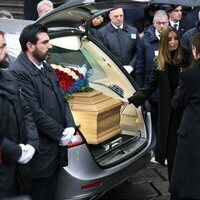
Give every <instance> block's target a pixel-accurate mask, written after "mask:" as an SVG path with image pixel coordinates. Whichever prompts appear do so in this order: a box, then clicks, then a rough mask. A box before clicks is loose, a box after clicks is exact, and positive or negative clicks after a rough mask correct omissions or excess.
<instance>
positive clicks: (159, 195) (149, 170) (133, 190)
mask: <svg viewBox="0 0 200 200" xmlns="http://www.w3.org/2000/svg"><path fill="white" fill-rule="evenodd" d="M168 186H169V182H168V174H167V168H166V166H162V165H160V164H158V163H156V162H155V161H154V159H152V160H151V162H150V163H149V164H148V166H147V167H146V168H144V169H142V170H140V171H139V172H137V173H136V174H135V175H132V176H130V178H129V179H128V180H127V181H125V182H124V183H122V184H120V185H119V186H117V187H115V188H114V189H112V190H110V191H109V192H107V193H106V194H105V195H104V196H102V197H101V198H100V200H169V199H170V194H169V192H168Z"/></svg>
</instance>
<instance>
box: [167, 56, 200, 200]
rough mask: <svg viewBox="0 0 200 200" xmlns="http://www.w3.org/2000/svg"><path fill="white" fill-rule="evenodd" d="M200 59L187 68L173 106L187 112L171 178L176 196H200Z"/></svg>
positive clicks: (188, 197) (181, 129)
mask: <svg viewBox="0 0 200 200" xmlns="http://www.w3.org/2000/svg"><path fill="white" fill-rule="evenodd" d="M199 77H200V60H198V61H197V62H196V63H195V64H194V65H193V66H192V68H189V69H188V70H186V71H184V72H183V75H182V76H181V81H180V87H179V88H178V90H177V91H176V94H175V96H174V98H173V106H174V107H175V108H176V109H178V110H179V111H180V112H183V116H182V121H181V125H180V128H179V129H178V144H177V151H176V156H175V160H174V166H173V171H172V176H171V182H170V192H171V194H172V195H173V196H175V197H176V198H184V199H200V192H199V186H200V170H199V169H200V151H199V144H200V79H199Z"/></svg>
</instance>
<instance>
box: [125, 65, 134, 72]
mask: <svg viewBox="0 0 200 200" xmlns="http://www.w3.org/2000/svg"><path fill="white" fill-rule="evenodd" d="M123 67H124V69H125V70H126V71H127V72H128V73H129V74H130V73H131V72H132V71H133V67H132V66H130V65H124V66H123Z"/></svg>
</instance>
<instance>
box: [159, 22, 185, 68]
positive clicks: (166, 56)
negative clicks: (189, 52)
mask: <svg viewBox="0 0 200 200" xmlns="http://www.w3.org/2000/svg"><path fill="white" fill-rule="evenodd" d="M170 32H175V33H176V35H177V38H178V41H179V43H178V47H177V49H176V50H175V51H174V55H173V56H172V54H171V52H170V51H169V47H168V42H169V39H168V37H169V33H170ZM182 59H183V53H182V48H181V44H180V36H179V34H178V32H177V30H176V29H175V28H173V27H171V26H169V27H167V28H165V29H164V30H163V32H162V34H161V37H160V42H159V50H158V57H157V59H156V65H157V69H158V70H161V71H164V70H166V69H167V65H168V64H170V65H178V64H180V62H181V61H182Z"/></svg>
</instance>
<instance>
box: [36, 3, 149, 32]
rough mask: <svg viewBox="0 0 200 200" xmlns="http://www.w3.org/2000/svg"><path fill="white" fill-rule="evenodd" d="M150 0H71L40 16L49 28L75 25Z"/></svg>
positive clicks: (42, 22) (41, 21) (40, 21)
mask: <svg viewBox="0 0 200 200" xmlns="http://www.w3.org/2000/svg"><path fill="white" fill-rule="evenodd" d="M148 3H149V0H70V1H68V2H66V3H64V4H62V5H61V6H59V7H57V8H55V9H53V10H52V11H50V12H49V13H46V14H45V15H43V16H42V17H41V18H39V19H38V20H37V21H36V23H41V24H43V25H45V26H46V27H47V28H53V27H74V28H78V27H79V26H80V25H81V24H82V23H84V24H86V23H89V22H90V21H91V20H92V18H94V17H95V16H98V15H101V14H103V13H105V12H108V11H110V10H112V9H116V8H135V7H141V6H142V7H144V6H146V5H148Z"/></svg>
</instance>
